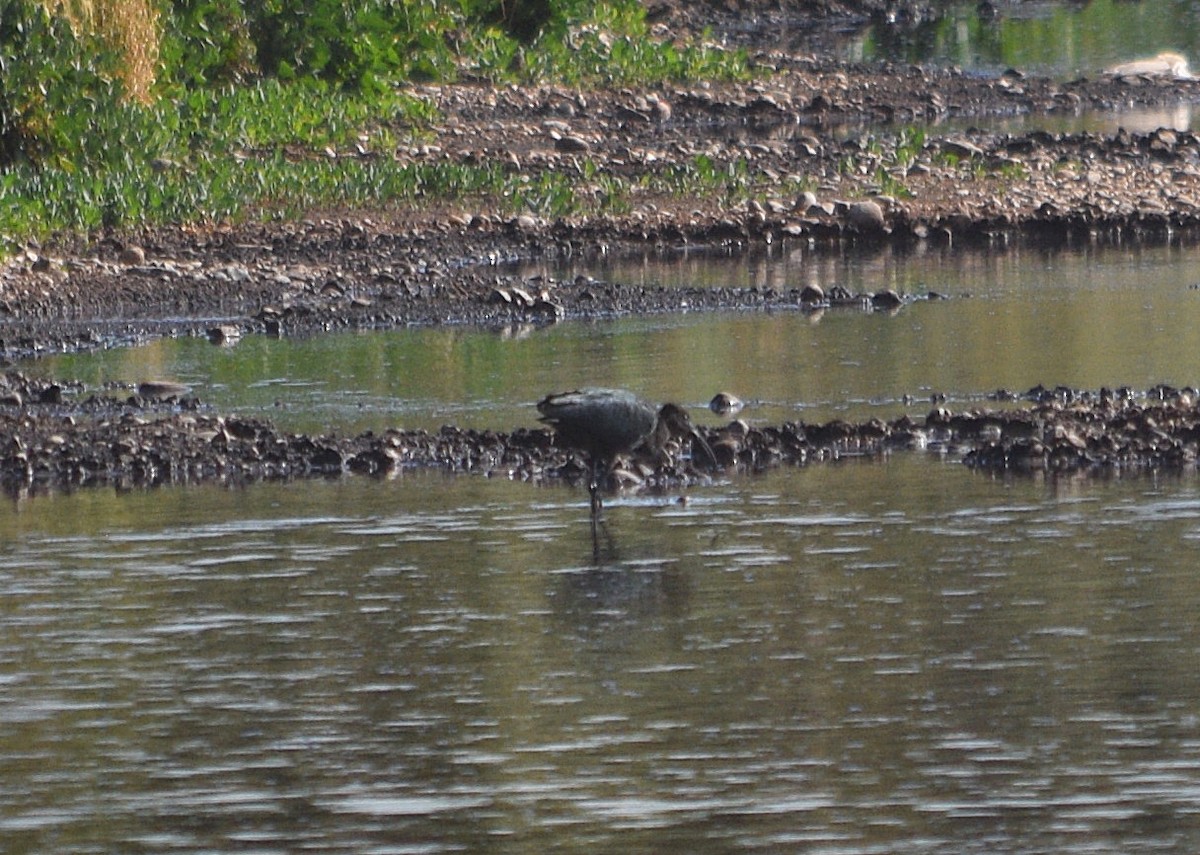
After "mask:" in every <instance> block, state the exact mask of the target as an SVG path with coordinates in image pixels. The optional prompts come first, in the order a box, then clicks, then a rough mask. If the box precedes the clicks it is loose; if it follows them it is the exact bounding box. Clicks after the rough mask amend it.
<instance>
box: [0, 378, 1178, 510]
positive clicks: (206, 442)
mask: <svg viewBox="0 0 1200 855" xmlns="http://www.w3.org/2000/svg"><path fill="white" fill-rule="evenodd" d="M1197 395H1198V393H1197V392H1196V390H1192V389H1184V390H1178V389H1171V388H1166V387H1158V388H1155V389H1152V390H1149V391H1147V392H1143V393H1135V392H1133V391H1131V390H1128V389H1120V390H1108V389H1101V390H1099V391H1097V392H1088V391H1077V390H1071V389H1053V390H1047V389H1035V390H1030V391H1029V392H1027V393H1025V394H1024V395H1020V396H1018V395H1010V394H1008V393H997V395H996V396H995V397H996V398H997V399H998V405H997V406H996V407H995V408H988V409H972V410H969V411H965V412H952V411H950V410H947V409H945V408H943V407H934V408H933V409H932V410H931V411H930V412H929V413H928V414H927V415H926V416H925V417H924V418H918V419H914V418H911V417H909V416H903V417H900V418H898V419H894V420H891V421H882V420H878V419H873V420H870V421H867V422H858V423H850V422H843V421H833V422H827V423H823V424H806V423H803V422H787V423H784V424H782V425H776V426H759V425H751V424H748V423H747V422H746V421H743V420H740V419H737V420H733V421H731V422H729V423H728V424H727V425H726V426H724V427H721V428H701V429H700V431H701V435H702V436H704V438H705V440H706V441H707V442H708V444H709V446H710V447H711V448H712V451H713V454H714V456H715V458H716V461H717V464H718V465H717V467H716V468H712V467H708V466H699V465H698V463H697V462H695V461H694V459H693V458H692V457H691V455H690V454H689V452H690V449H689V448H688V447H687V444H686V443H685V444H684V445H683V446H682V447H681V446H679V445H673V446H671V447H670V449H669V460H667V461H663V460H662V459H661V458H657V457H656V456H652V455H649V454H635V455H633V456H632V457H631V458H629V459H628V460H626V461H625V462H624V463H623V465H622V466H621V467H620V469H619V471H618V473H617V474H616V476H615V477H614V483H613V484H612V485H610V486H613V487H616V486H621V487H625V488H629V489H650V490H659V489H662V490H666V489H678V488H680V487H683V486H687V485H689V484H695V483H708V482H711V481H712V480H716V479H721V478H725V477H730V476H733V475H736V474H743V473H754V472H761V471H765V470H768V469H771V468H774V467H778V466H793V465H804V464H807V463H814V462H819V461H835V460H840V459H846V458H863V457H866V458H871V457H879V456H882V455H887V454H890V453H893V452H896V451H910V452H914V453H936V454H941V455H952V456H954V457H956V458H961V459H962V460H963V461H964V462H966V463H967V464H968V465H970V466H973V467H975V468H978V469H981V470H987V471H1012V472H1023V473H1029V472H1048V473H1063V472H1103V473H1108V474H1119V473H1125V472H1144V471H1173V472H1183V471H1191V470H1194V469H1195V468H1196V460H1197V451H1198V450H1200V410H1198V409H1197V406H1196V400H1197ZM1000 400H1003V401H1005V402H1007V405H1001V404H1000V403H999V401H1000ZM531 422H532V414H531ZM416 467H424V468H438V469H442V470H445V471H450V472H464V473H465V472H471V473H477V474H482V475H486V476H488V477H502V478H510V479H516V480H522V481H531V482H549V481H556V480H565V481H567V482H569V483H572V484H579V485H584V484H585V482H586V479H587V468H586V466H585V463H584V461H583V460H581V459H580V457H579V455H578V454H576V453H575V452H573V451H572V450H571V449H566V448H562V447H560V445H559V444H558V443H557V442H556V440H555V437H554V435H553V433H552V432H551V431H549V430H547V429H543V428H517V429H515V430H512V431H510V432H501V431H492V430H486V431H479V430H462V429H459V428H456V427H453V426H446V427H443V428H442V429H441V430H440V431H423V430H422V431H401V430H389V431H386V432H384V433H381V434H375V433H365V434H360V435H358V436H353V437H342V436H337V435H317V436H310V435H304V434H293V433H286V432H283V431H280V430H279V429H277V428H276V427H275V426H274V425H272V424H271V423H270V422H269V421H266V420H262V419H253V418H242V417H238V416H230V415H220V414H216V413H213V412H211V411H210V410H208V409H207V408H205V407H204V406H203V405H202V404H201V403H200V402H199V401H197V400H195V399H193V398H189V397H187V396H186V393H185V392H184V391H183V390H181V389H177V388H174V387H172V386H170V385H169V384H144V385H143V386H141V387H138V388H132V389H127V390H126V389H118V390H114V389H109V390H98V391H97V390H88V389H85V388H84V387H82V386H80V385H78V384H60V383H55V382H50V381H42V380H34V379H30V378H27V377H24V376H22V375H20V374H17V373H15V372H9V373H8V374H7V375H6V376H5V377H4V378H3V382H0V489H2V490H3V491H4V492H7V493H9V494H14V495H20V494H27V493H34V494H36V493H39V492H47V491H52V490H69V489H74V488H78V487H86V486H111V487H116V488H120V489H132V488H143V487H153V486H159V485H164V484H200V483H217V484H224V485H241V484H248V483H253V482H257V481H266V480H293V479H300V478H312V477H340V476H342V475H345V474H348V473H357V474H360V475H366V476H374V477H395V476H398V475H402V474H403V472H404V471H406V470H409V469H412V468H416Z"/></svg>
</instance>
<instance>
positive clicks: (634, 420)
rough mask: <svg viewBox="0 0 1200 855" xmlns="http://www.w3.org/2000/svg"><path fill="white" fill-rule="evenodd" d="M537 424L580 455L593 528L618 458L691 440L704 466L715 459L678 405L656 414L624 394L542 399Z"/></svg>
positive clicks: (665, 406) (612, 392) (603, 391)
mask: <svg viewBox="0 0 1200 855" xmlns="http://www.w3.org/2000/svg"><path fill="white" fill-rule="evenodd" d="M537 408H538V412H539V413H541V414H542V415H541V419H540V421H542V422H545V423H546V424H548V425H550V426H551V427H553V428H554V430H555V431H556V432H557V434H558V436H559V439H560V440H561V442H562V444H563V445H566V446H569V447H571V448H574V449H577V450H578V451H581V452H583V454H584V455H585V456H586V457H587V459H588V466H589V472H590V475H589V480H588V491H589V492H590V493H591V496H592V527H593V529H594V528H595V523H596V516H597V514H598V513H599V511H600V490H601V489H603V487H604V483H605V481H607V480H608V475H609V473H610V472H611V471H612V468H613V465H614V463H615V462H616V459H617V455H618V454H625V453H627V452H630V451H633V450H634V449H635V448H637V447H638V446H639V445H642V444H643V443H645V444H647V445H650V446H651V447H652V448H653V449H654V450H655V451H658V452H661V451H662V450H663V446H664V445H665V444H666V442H667V440H669V439H671V437H685V436H690V437H691V438H692V449H693V453H695V451H696V450H697V449H698V450H699V451H700V452H701V454H702V455H703V456H704V457H705V458H706V461H707V463H708V465H710V466H716V458H715V457H714V456H713V453H712V449H710V448H709V447H708V443H707V442H705V441H704V438H703V437H702V436H700V434H699V432H698V431H697V430H696V428H695V427H694V426H693V425H692V420H691V418H690V417H689V416H688V414H687V411H686V410H684V409H683V408H682V407H680V406H678V405H677V404H663V405H662V407H660V408H659V409H657V410H656V409H655V408H654V407H653V406H651V405H650V404H647V403H646V402H645V401H643V400H642V399H641V398H639V397H637V396H636V395H634V394H633V393H632V392H626V391H625V390H623V389H579V390H577V391H575V392H564V393H562V394H560V395H547V396H546V397H545V398H543V399H542V400H540V401H538V405H537Z"/></svg>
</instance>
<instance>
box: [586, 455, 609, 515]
mask: <svg viewBox="0 0 1200 855" xmlns="http://www.w3.org/2000/svg"><path fill="white" fill-rule="evenodd" d="M591 463H592V473H591V480H590V482H589V483H588V492H589V493H590V494H591V497H592V526H593V527H595V525H596V517H598V516H599V515H600V505H601V499H600V489H601V482H602V481H603V477H602V475H601V472H602V471H606V470H605V468H604V466H603V463H604V461H602V460H601V459H600V458H599V457H596V458H594V459H593V460H592V461H591Z"/></svg>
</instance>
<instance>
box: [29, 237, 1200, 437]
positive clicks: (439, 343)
mask: <svg viewBox="0 0 1200 855" xmlns="http://www.w3.org/2000/svg"><path fill="white" fill-rule="evenodd" d="M524 273H525V274H526V275H544V276H550V277H556V278H560V279H569V278H571V277H573V276H575V275H576V274H581V273H588V274H590V275H593V276H596V277H598V278H602V279H609V280H612V281H620V282H625V283H644V284H649V285H659V284H661V285H667V286H700V287H708V286H719V285H737V286H742V287H749V286H757V287H760V288H768V287H769V288H775V289H776V290H781V291H782V290H787V289H790V288H795V287H799V286H802V285H804V284H807V283H815V284H819V285H821V286H823V287H825V288H826V289H828V288H829V287H831V286H833V285H843V286H845V287H847V288H849V289H850V290H852V291H854V292H868V293H869V292H872V291H876V290H879V289H881V288H894V289H896V290H897V291H899V292H902V293H907V294H918V295H922V294H928V293H930V292H939V293H941V294H945V295H948V296H949V298H950V299H947V300H940V301H932V302H926V301H919V302H916V303H913V304H911V305H908V306H906V307H905V308H903V309H901V310H900V311H898V312H896V313H893V314H889V313H883V312H864V311H860V310H857V309H837V310H830V311H827V312H825V313H823V314H820V315H806V314H802V313H800V312H799V311H795V312H791V311H786V312H779V313H775V314H764V313H757V312H741V313H737V312H735V313H723V314H717V315H707V314H706V315H695V316H689V315H683V316H675V315H673V316H661V317H649V318H647V317H639V318H627V319H622V320H617V321H604V322H595V323H563V324H559V325H556V326H551V327H542V328H535V327H532V326H530V327H521V328H516V329H506V330H502V331H491V332H480V331H478V330H467V329H453V328H448V329H417V330H400V331H395V332H388V333H372V334H366V335H364V334H353V333H350V334H341V335H332V336H326V337H321V338H318V339H313V340H308V341H295V340H289V339H283V340H275V339H268V338H263V337H248V338H245V339H243V340H242V341H241V342H239V343H238V344H237V345H236V346H235V347H232V348H217V347H213V346H211V345H209V344H208V343H207V342H206V341H204V340H203V339H182V340H165V341H158V342H154V343H153V344H149V345H146V346H144V347H136V348H127V349H119V350H111V351H107V352H103V353H98V354H85V355H72V356H57V357H47V358H45V359H42V360H40V361H38V362H34V363H31V364H29V365H27V366H26V368H27V369H28V370H29V371H32V372H35V373H45V374H49V375H51V376H55V377H74V378H78V379H80V380H83V381H85V382H87V383H89V384H93V385H95V386H99V385H101V384H103V383H109V382H125V383H138V382H141V381H144V380H148V379H170V380H176V381H180V382H185V383H189V384H191V385H192V387H193V392H194V394H196V395H198V396H199V397H200V398H201V400H203V401H205V402H207V403H209V404H212V405H213V406H215V407H217V408H219V409H221V410H229V409H236V410H238V411H240V412H244V413H254V414H259V415H264V416H267V417H269V418H272V419H274V420H275V421H276V422H277V423H279V424H280V425H282V426H284V427H287V428H291V429H301V430H308V431H328V430H334V429H336V430H340V431H343V432H345V431H359V430H365V429H372V430H383V429H385V428H387V427H389V426H402V427H408V428H419V427H426V428H437V427H439V426H441V425H442V424H445V423H448V422H452V423H455V424H459V425H462V426H470V427H480V428H494V429H497V430H510V429H512V428H514V427H518V426H522V425H525V426H531V425H534V424H536V421H535V417H536V413H535V412H534V409H533V402H534V401H536V400H537V399H538V397H540V396H541V395H543V394H545V393H547V392H550V391H561V390H564V389H568V388H573V387H575V386H579V385H609V386H623V387H629V388H632V389H635V390H637V391H638V392H640V393H642V394H644V395H646V396H647V397H648V398H650V399H653V400H676V401H679V402H682V403H686V404H690V405H693V406H697V407H703V406H704V405H705V404H707V402H708V401H709V399H710V398H711V397H712V396H713V395H714V394H715V393H716V392H718V391H727V392H731V393H733V394H735V395H737V396H739V397H740V398H742V399H743V400H746V401H751V402H755V405H754V406H752V407H751V408H749V409H748V410H747V411H745V412H744V413H743V414H742V415H743V417H745V418H747V419H748V420H750V421H753V422H765V423H778V422H780V421H783V420H788V419H804V420H806V421H824V420H828V419H831V418H835V417H841V418H868V417H871V416H880V417H884V418H890V417H894V416H898V415H900V414H901V413H902V412H905V411H911V412H912V413H913V414H914V415H924V414H925V413H926V412H927V411H928V410H929V407H930V400H931V396H933V395H934V394H937V395H944V396H946V399H947V401H948V403H949V405H950V406H958V407H964V406H970V405H975V404H978V403H980V402H981V400H980V399H981V397H982V396H983V395H984V394H985V393H988V392H991V391H994V390H996V389H998V388H1005V389H1009V390H1015V391H1025V390H1027V389H1029V388H1030V387H1032V386H1035V385H1037V384H1044V385H1046V386H1055V385H1060V384H1061V385H1067V386H1075V387H1080V388H1091V389H1095V388H1098V387H1099V386H1102V385H1108V386H1120V385H1129V386H1131V387H1133V388H1135V389H1145V388H1148V387H1150V386H1153V385H1155V384H1157V383H1168V384H1173V385H1177V386H1184V385H1189V384H1190V385H1195V384H1196V383H1197V380H1198V376H1200V357H1197V354H1200V328H1198V327H1197V325H1196V324H1195V323H1194V322H1193V317H1194V315H1195V312H1196V311H1197V309H1198V308H1200V289H1198V288H1197V287H1196V286H1197V285H1198V284H1200V249H1197V248H1195V247H1178V246H1167V247H1157V248H1148V249H1130V250H1117V249H1106V250H1098V249H1090V248H1084V249H1080V250H1077V251H1072V252H1065V253H1049V252H1039V251H1035V250H1029V249H1020V250H1017V249H1012V250H1006V251H996V252H987V253H961V252H960V253H950V252H930V253H928V254H924V255H919V256H908V255H900V254H893V253H886V252H885V253H881V254H878V255H874V256H869V257H854V258H841V257H838V258H833V257H828V256H821V255H811V254H809V253H808V252H806V251H802V250H795V249H792V250H787V249H784V250H780V249H778V248H777V249H776V250H775V251H773V252H772V253H762V254H759V255H756V256H751V257H739V258H713V257H712V256H711V255H704V254H697V255H693V256H690V257H685V258H677V259H674V260H669V261H666V262H664V261H662V260H660V259H644V260H639V261H636V262H635V261H612V262H609V263H590V264H588V265H587V266H579V267H572V266H563V267H555V266H547V265H530V266H528V267H526V268H525V269H524ZM906 396H907V400H906ZM700 418H707V419H708V421H709V423H712V424H716V423H720V422H721V420H720V419H718V418H717V417H715V416H704V415H701V416H700Z"/></svg>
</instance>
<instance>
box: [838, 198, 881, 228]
mask: <svg viewBox="0 0 1200 855" xmlns="http://www.w3.org/2000/svg"><path fill="white" fill-rule="evenodd" d="M846 219H847V220H848V221H849V222H850V225H852V226H854V227H855V228H856V229H858V230H859V231H860V232H881V231H883V229H884V226H885V225H886V224H885V221H884V218H883V208H882V207H881V206H880V204H879V203H878V202H874V201H872V200H870V199H863V200H861V201H858V202H852V203H851V204H850V206H849V207H848V208H847V209H846Z"/></svg>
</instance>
